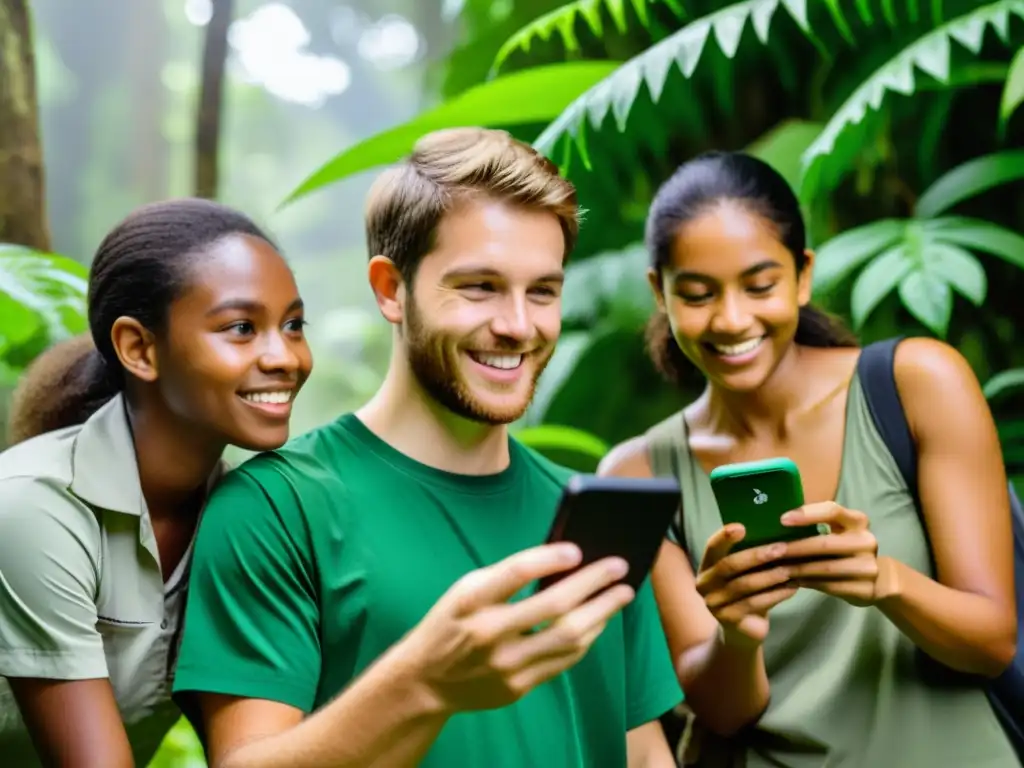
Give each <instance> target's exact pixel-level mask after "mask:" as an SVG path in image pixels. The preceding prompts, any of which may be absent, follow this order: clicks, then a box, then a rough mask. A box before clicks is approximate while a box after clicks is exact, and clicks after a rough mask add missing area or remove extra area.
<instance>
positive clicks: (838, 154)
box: [570, 0, 1024, 200]
mask: <svg viewBox="0 0 1024 768" xmlns="http://www.w3.org/2000/svg"><path fill="white" fill-rule="evenodd" d="M1011 14H1012V15H1014V16H1018V17H1020V18H1022V19H1024V0H997V2H994V3H989V4H988V5H984V6H981V7H980V8H977V9H975V10H973V11H971V12H970V13H966V14H964V15H963V16H959V17H957V18H955V19H953V20H952V21H949V22H947V23H945V24H943V25H942V26H940V27H938V28H936V29H934V30H932V31H931V32H928V33H927V34H925V35H923V36H922V37H920V38H918V39H917V40H916V41H914V42H913V43H912V44H911V45H909V46H907V47H906V48H904V49H903V50H902V51H900V52H899V53H898V54H897V55H896V56H895V57H893V58H892V59H890V60H889V61H888V62H886V63H885V64H884V65H883V66H882V67H880V68H879V69H877V70H875V72H874V73H873V74H872V75H871V76H870V77H868V79H867V80H865V81H864V82H863V83H862V84H861V85H860V86H859V87H858V88H857V89H856V90H855V91H854V92H853V94H851V96H850V98H848V99H847V100H846V101H845V102H844V103H843V105H842V106H841V107H840V108H839V109H838V110H837V111H836V113H835V114H834V115H833V116H832V118H831V119H830V120H829V121H828V123H826V125H825V128H824V130H822V132H821V135H820V136H819V137H818V139H817V140H816V141H815V142H814V143H813V144H812V145H811V146H810V147H808V149H807V151H806V152H805V153H804V156H803V168H804V173H803V180H802V182H801V197H802V198H803V199H805V200H809V199H811V198H813V197H814V196H816V195H818V194H821V193H822V192H824V191H826V190H827V189H829V188H831V187H832V186H833V185H834V184H835V183H836V182H837V180H838V179H839V177H840V176H841V175H842V174H843V173H844V172H845V170H846V169H847V168H848V167H849V166H850V163H849V160H850V156H851V155H852V154H853V153H852V151H851V149H850V147H852V145H853V144H854V142H852V141H850V142H844V141H843V139H844V137H845V136H846V133H847V131H852V130H853V129H856V128H857V127H861V126H862V124H863V123H864V121H865V118H866V117H868V116H869V115H871V114H873V113H875V112H877V111H878V110H879V109H880V108H881V106H882V103H883V101H884V100H885V97H886V95H887V94H888V93H890V92H892V93H900V94H903V95H904V96H910V95H912V94H913V93H914V92H915V91H916V90H918V89H919V88H920V87H921V86H920V85H919V84H918V82H917V77H916V71H917V70H921V72H923V73H925V74H927V75H929V76H930V77H931V78H933V79H934V80H936V81H938V82H939V83H942V84H943V85H946V86H949V85H952V83H951V74H952V73H951V69H952V65H951V53H952V42H953V41H956V42H957V43H958V44H959V45H960V46H961V47H963V48H964V49H966V50H968V51H970V52H971V53H972V54H974V55H975V56H978V55H980V54H981V46H982V42H983V40H984V37H985V30H986V29H987V28H988V27H989V26H991V27H992V28H993V29H994V30H995V31H996V34H997V35H998V37H999V38H1000V39H1001V40H1002V41H1003V42H1004V43H1007V44H1009V39H1008V38H1009V25H1010V15H1011ZM615 74H616V73H613V74H612V75H611V76H612V77H614V76H615ZM602 85H603V83H598V84H597V86H595V88H600V87H601V86H602ZM571 108H572V107H571V106H570V109H571ZM843 145H846V147H845V151H842V150H844V146H843ZM837 150H840V151H837Z"/></svg>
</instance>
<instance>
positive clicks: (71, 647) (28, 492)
mask: <svg viewBox="0 0 1024 768" xmlns="http://www.w3.org/2000/svg"><path fill="white" fill-rule="evenodd" d="M97 536H98V529H97V528H96V520H95V518H91V519H86V517H85V516H84V515H82V513H81V511H80V510H78V509H76V508H75V507H74V506H73V505H71V504H69V503H68V501H67V500H66V499H65V498H63V497H62V494H61V492H60V491H59V490H57V489H55V488H52V487H50V486H47V485H45V484H43V483H37V482H35V481H33V480H31V479H28V478H25V479H8V480H3V481H0V676H3V677H5V678H7V679H8V681H9V683H10V685H11V688H12V690H13V692H14V696H15V700H16V702H17V704H18V706H19V708H20V709H21V713H22V717H23V719H24V720H25V723H26V725H27V726H28V729H29V731H30V733H31V735H32V739H33V742H34V743H35V746H36V750H37V752H38V753H39V756H40V758H41V761H42V763H43V764H44V765H60V766H67V768H100V767H101V766H102V768H130V767H131V766H132V755H131V750H130V749H129V746H128V738H127V736H126V734H125V731H124V726H123V725H122V721H121V715H120V712H119V710H118V707H117V704H116V702H115V701H114V695H113V692H112V690H111V687H110V683H109V682H108V680H107V679H106V678H107V664H106V657H105V655H104V652H103V640H102V638H101V636H100V634H99V632H98V631H97V629H96V604H95V595H96V590H97V586H98V585H97V564H96V562H95V561H94V558H93V555H92V554H91V553H92V552H94V551H97V550H98V540H97ZM0 762H2V760H0Z"/></svg>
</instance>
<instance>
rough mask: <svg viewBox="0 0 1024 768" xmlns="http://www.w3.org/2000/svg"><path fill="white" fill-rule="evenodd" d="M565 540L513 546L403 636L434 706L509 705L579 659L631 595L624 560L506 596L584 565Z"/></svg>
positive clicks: (451, 710) (608, 560)
mask: <svg viewBox="0 0 1024 768" xmlns="http://www.w3.org/2000/svg"><path fill="white" fill-rule="evenodd" d="M580 558H581V554H580V551H579V549H578V548H577V547H575V546H574V545H571V544H552V545H545V546H541V547H535V548H533V549H528V550H525V551H523V552H519V553H517V554H515V555H512V556H511V557H508V558H506V559H505V560H502V561H500V562H498V563H496V564H495V565H492V566H490V567H487V568H482V569H480V570H477V571H473V572H471V573H469V574H467V575H466V576H464V577H463V578H462V579H460V580H459V581H458V582H456V583H455V585H454V586H452V587H451V589H449V590H448V591H447V592H446V593H445V594H444V595H443V596H442V597H441V599H440V600H439V601H438V602H437V603H436V604H435V606H434V607H433V608H432V609H431V611H430V612H429V613H428V614H427V615H426V617H425V618H424V619H423V621H421V622H420V624H419V625H417V627H416V628H415V629H414V630H413V631H412V632H411V633H410V634H409V635H408V636H407V637H406V639H405V640H403V641H402V646H404V648H403V649H402V651H401V653H402V655H403V656H404V657H405V659H406V660H407V661H409V662H411V663H412V664H413V669H414V674H416V675H417V676H418V677H420V678H421V679H422V681H423V683H424V684H425V685H426V687H427V689H428V690H429V691H430V692H431V694H432V695H433V696H434V697H436V700H437V703H438V705H439V707H440V709H441V710H442V711H444V712H446V713H450V714H454V713H456V712H464V711H469V710H480V709H493V708H497V707H502V706H505V705H507V704H511V703H512V702H514V701H516V700H517V699H519V698H521V697H522V696H524V695H525V694H526V693H528V692H529V691H531V690H532V689H533V688H535V687H536V686H538V685H540V684H541V683H543V682H545V681H547V680H550V679H551V678H553V677H555V676H556V675H558V674H559V673H561V672H563V671H564V670H566V669H568V668H569V667H572V666H573V665H574V664H576V663H577V662H578V661H579V660H580V659H581V658H583V656H584V655H585V654H586V652H587V651H588V650H589V649H590V646H591V644H592V643H593V642H594V641H595V640H596V639H597V638H598V636H599V635H600V634H601V632H602V631H603V630H604V628H605V625H606V624H607V622H608V620H609V619H610V618H611V617H612V616H614V615H615V614H616V613H617V612H618V611H620V610H621V609H622V608H623V607H625V606H626V605H627V604H629V602H630V601H632V599H633V597H634V593H633V590H632V589H631V588H630V587H628V586H626V585H624V584H618V585H615V586H612V587H611V588H610V589H608V587H609V586H611V585H613V584H615V582H616V581H618V580H620V579H621V578H622V577H623V576H624V575H625V574H626V570H627V568H628V566H627V564H626V562H625V561H624V560H621V559H620V558H606V559H604V560H601V561H598V562H596V563H592V564H590V565H588V566H587V567H585V568H582V569H580V570H579V571H578V572H577V573H574V574H572V575H571V576H568V577H566V578H565V579H562V580H561V581H559V582H558V583H557V584H555V585H553V586H551V587H549V588H548V589H545V590H543V591H541V592H538V593H537V594H535V595H532V596H530V597H528V598H525V599H523V600H519V601H516V602H514V603H509V602H508V600H509V599H510V598H511V597H512V596H513V595H515V594H516V593H517V592H519V591H520V590H521V589H523V588H524V587H525V586H527V585H528V584H530V583H531V582H534V581H536V580H538V579H541V578H543V577H545V576H548V575H551V574H554V573H559V572H562V571H566V570H568V569H570V568H573V567H574V566H576V565H578V563H579V562H580Z"/></svg>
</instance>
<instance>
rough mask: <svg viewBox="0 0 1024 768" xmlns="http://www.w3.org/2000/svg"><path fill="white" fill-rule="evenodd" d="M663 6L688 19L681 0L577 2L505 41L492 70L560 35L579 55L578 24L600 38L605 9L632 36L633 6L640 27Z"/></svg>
mask: <svg viewBox="0 0 1024 768" xmlns="http://www.w3.org/2000/svg"><path fill="white" fill-rule="evenodd" d="M655 3H657V4H660V5H664V6H665V7H667V8H668V9H669V10H671V11H672V13H674V14H675V15H676V16H678V17H679V18H680V19H681V18H684V17H685V16H686V11H685V10H684V9H683V6H682V3H681V2H680V0H574V2H571V3H566V4H565V5H562V6H559V7H558V8H555V10H553V11H550V12H548V13H545V14H544V15H543V16H540V17H538V18H536V19H534V20H533V21H531V22H530V23H529V24H527V25H526V26H525V27H523V28H522V29H520V30H519V31H518V32H516V33H515V34H514V35H512V37H510V38H509V39H508V40H506V41H505V43H504V45H502V46H501V48H500V49H499V50H498V54H497V55H496V56H495V57H494V65H493V67H492V70H493V71H495V72H497V71H498V70H500V69H501V66H502V65H503V64H504V63H505V60H506V59H508V57H509V56H510V55H512V53H513V52H515V51H517V50H520V51H522V52H523V53H529V51H530V48H531V46H532V45H533V43H534V42H538V41H539V42H544V41H547V40H550V39H551V37H552V36H553V35H555V34H556V33H557V34H559V35H561V37H562V43H563V44H564V45H565V50H566V51H568V52H572V53H575V52H576V51H578V50H579V49H580V43H579V40H577V38H576V31H575V26H576V20H577V19H582V20H583V22H584V23H585V24H586V25H587V26H588V27H589V28H590V31H591V32H593V33H594V35H595V36H596V37H600V36H601V34H602V32H603V31H604V21H603V19H602V16H601V14H602V9H603V10H604V11H605V12H607V14H608V16H609V17H610V18H611V19H612V23H614V24H615V28H616V29H617V30H618V31H619V32H620V33H622V34H626V32H628V31H629V30H628V22H627V18H626V8H627V6H631V7H632V8H633V12H634V13H635V14H636V17H637V19H639V21H640V23H641V24H642V25H643V26H644V27H646V26H647V24H648V14H647V6H648V5H653V4H655Z"/></svg>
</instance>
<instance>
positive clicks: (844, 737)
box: [647, 376, 1020, 768]
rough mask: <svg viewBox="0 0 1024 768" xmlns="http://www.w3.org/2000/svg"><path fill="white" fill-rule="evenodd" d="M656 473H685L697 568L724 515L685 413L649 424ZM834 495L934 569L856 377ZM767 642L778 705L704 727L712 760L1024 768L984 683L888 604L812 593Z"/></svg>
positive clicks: (686, 512) (699, 746)
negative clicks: (739, 721)
mask: <svg viewBox="0 0 1024 768" xmlns="http://www.w3.org/2000/svg"><path fill="white" fill-rule="evenodd" d="M647 436H648V440H649V445H650V460H651V466H652V469H653V472H654V474H655V475H659V476H669V475H675V476H676V477H677V478H678V480H679V482H680V485H681V487H682V502H683V503H682V512H681V514H680V519H678V520H677V521H676V526H675V527H674V533H675V535H676V537H677V538H678V540H679V542H680V543H682V544H684V547H685V549H686V551H687V552H688V556H689V558H690V561H691V564H692V565H693V568H694V571H696V569H697V566H698V564H699V560H700V557H701V555H702V553H703V551H704V546H705V544H706V542H707V540H708V539H709V538H710V537H711V535H712V534H713V533H714V532H715V531H716V530H718V529H719V528H721V527H722V518H721V515H720V514H719V511H718V505H717V504H716V502H715V497H714V495H713V494H712V491H711V485H710V482H709V480H708V476H707V474H706V473H705V472H704V470H703V468H702V467H701V465H700V462H699V461H698V460H697V459H696V458H695V457H693V456H692V455H691V453H690V450H689V444H688V439H687V430H686V424H685V421H684V419H683V415H682V414H681V413H677V414H675V415H673V416H672V417H670V418H668V419H666V420H665V421H663V422H661V423H660V424H657V425H655V426H654V427H652V428H651V429H650V430H649V431H648V433H647ZM836 502H837V503H839V504H841V505H842V506H844V507H847V508H850V509H857V510H860V511H862V512H864V513H865V514H867V515H868V517H869V518H870V521H871V529H872V531H873V532H874V534H875V536H876V538H877V539H878V549H879V554H881V555H888V556H889V557H893V558H895V559H897V560H901V561H903V562H904V563H906V564H907V565H909V566H911V567H912V568H914V569H916V570H918V571H921V572H922V573H926V574H928V575H929V576H932V577H933V578H934V568H933V566H932V563H931V559H930V555H929V549H928V545H927V540H926V538H925V532H924V529H923V527H922V525H921V523H920V520H919V518H918V514H917V512H916V510H915V508H914V503H913V501H912V499H911V496H910V493H909V492H908V489H907V486H906V484H905V483H904V481H903V478H902V477H901V475H900V473H899V470H898V468H897V466H896V463H895V462H894V460H893V458H892V456H891V455H890V453H889V451H888V449H887V448H886V447H885V444H884V443H883V442H882V438H881V436H880V435H879V434H878V431H877V430H876V428H875V425H874V423H873V422H872V419H871V414H870V412H869V410H868V405H867V402H866V401H865V397H864V393H863V391H862V389H861V387H860V382H859V380H858V379H857V377H856V376H855V377H854V379H853V381H852V382H851V385H850V392H849V397H848V400H847V406H846V432H845V435H844V438H843V456H842V465H841V471H840V477H839V490H838V494H837V498H836ZM770 619H771V627H770V630H769V633H768V637H767V639H766V640H765V643H764V657H765V665H766V667H767V671H768V679H769V681H770V684H771V701H770V703H769V705H768V708H767V710H766V711H765V713H764V715H763V716H762V717H761V719H760V720H759V721H758V722H757V724H756V725H755V726H754V727H752V728H751V729H748V731H747V732H744V733H743V734H742V735H740V736H737V737H734V738H732V739H729V740H725V739H721V738H719V737H715V736H714V735H713V734H710V733H708V732H705V731H703V730H702V729H701V728H700V727H699V721H698V722H697V723H696V724H695V725H696V727H695V729H694V738H695V739H696V743H695V744H693V745H692V748H691V750H690V752H691V753H696V754H695V757H696V763H691V764H696V765H698V766H701V767H702V768H769V767H771V768H811V767H812V766H813V768H890V767H892V768H1011V767H1012V768H1018V766H1019V765H1020V763H1019V762H1018V761H1017V759H1016V757H1015V755H1014V752H1013V749H1012V747H1011V745H1010V742H1009V741H1008V740H1007V738H1006V735H1005V734H1004V733H1003V730H1002V728H1001V726H1000V725H999V722H998V720H997V719H996V716H995V714H994V713H993V711H992V709H991V706H990V705H989V702H988V699H987V698H986V696H985V693H984V691H983V690H982V689H981V688H980V687H979V686H978V685H977V684H976V682H964V678H963V677H961V678H960V682H959V683H954V682H953V681H952V679H951V678H952V676H951V675H941V674H937V673H932V672H930V671H929V670H931V669H934V668H935V665H934V663H931V664H929V663H927V662H926V661H925V660H924V658H923V655H922V654H920V653H919V652H918V651H917V650H916V647H915V645H914V644H913V642H911V640H910V639H909V638H907V637H906V636H905V635H903V634H902V633H901V632H900V631H899V630H898V629H897V628H896V626H895V625H893V624H892V623H891V622H890V621H889V620H888V619H887V618H886V617H885V616H884V615H883V614H882V613H881V612H880V611H879V610H877V609H875V608H857V607H854V606H852V605H850V604H848V603H846V602H844V601H842V600H840V599H839V598H835V597H831V596H829V595H824V594H821V593H820V592H814V591H812V590H810V589H801V590H800V591H799V592H797V594H796V595H794V596H793V597H792V598H790V599H789V600H787V601H785V602H783V603H780V604H779V605H778V606H776V607H775V608H773V609H772V611H771V614H770Z"/></svg>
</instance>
